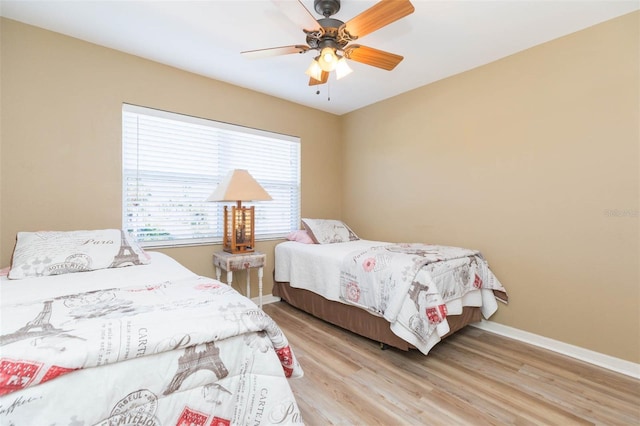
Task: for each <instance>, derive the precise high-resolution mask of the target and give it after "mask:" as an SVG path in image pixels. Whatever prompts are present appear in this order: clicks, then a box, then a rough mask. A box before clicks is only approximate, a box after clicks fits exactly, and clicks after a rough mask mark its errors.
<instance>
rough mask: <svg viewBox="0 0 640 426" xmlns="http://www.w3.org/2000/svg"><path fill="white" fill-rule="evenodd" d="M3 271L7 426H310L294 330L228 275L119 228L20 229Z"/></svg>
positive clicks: (1, 363)
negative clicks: (286, 330)
mask: <svg viewBox="0 0 640 426" xmlns="http://www.w3.org/2000/svg"><path fill="white" fill-rule="evenodd" d="M100 245H106V246H109V247H103V246H100ZM78 246H81V247H78ZM106 249H109V250H107V251H109V254H108V255H105V254H104V253H105V250H106ZM6 269H8V270H9V272H8V276H3V277H1V278H0V299H1V300H0V304H1V324H0V424H6V425H36V424H38V425H45V424H46V425H81V424H82V425H116V424H117V425H130V424H136V425H207V426H209V425H214V426H218V425H230V424H252V425H253V424H256V425H264V424H281V423H286V424H290V423H294V424H301V423H302V419H301V417H300V412H299V410H298V406H297V404H296V401H295V398H294V395H293V393H292V391H291V388H290V386H289V379H290V378H294V377H300V376H301V375H302V374H303V373H302V370H301V368H300V366H299V364H298V362H297V360H296V358H295V355H294V353H293V351H292V349H291V347H290V346H289V344H288V341H287V339H286V336H285V335H284V334H283V333H282V331H281V330H280V328H279V327H278V326H277V325H276V324H275V322H274V321H273V320H272V319H271V318H270V317H269V316H268V315H266V314H265V313H264V312H263V311H262V310H260V309H259V308H258V307H257V306H256V305H255V304H254V303H253V302H252V301H251V300H249V299H247V298H246V297H244V296H242V295H240V294H239V293H238V292H236V291H235V290H234V289H232V288H231V287H229V286H227V285H225V284H223V283H221V282H220V281H217V280H215V279H212V278H207V277H202V276H198V275H196V274H194V273H193V272H191V271H190V270H188V269H187V268H185V267H183V266H182V265H180V264H179V263H178V262H176V261H175V260H173V259H172V258H170V257H169V256H167V255H164V254H161V253H156V252H146V251H144V250H142V249H141V248H139V247H137V245H136V244H135V243H134V242H132V241H131V240H130V239H128V238H127V236H126V235H125V234H124V233H122V232H121V231H119V230H100V231H74V232H67V233H50V232H46V233H19V234H18V239H17V243H16V248H15V250H14V254H13V259H12V265H11V268H6Z"/></svg>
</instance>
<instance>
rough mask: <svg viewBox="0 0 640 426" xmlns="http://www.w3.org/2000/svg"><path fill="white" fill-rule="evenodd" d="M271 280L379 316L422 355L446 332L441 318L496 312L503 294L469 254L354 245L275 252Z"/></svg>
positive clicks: (288, 245)
mask: <svg viewBox="0 0 640 426" xmlns="http://www.w3.org/2000/svg"><path fill="white" fill-rule="evenodd" d="M275 262H276V273H275V279H276V281H282V282H289V283H290V284H291V286H292V287H297V288H304V289H306V290H310V291H313V292H315V293H317V294H320V295H322V296H323V297H325V298H326V299H329V300H333V301H339V302H342V303H348V304H352V305H355V306H358V307H361V308H362V309H365V310H367V311H369V312H371V313H372V314H374V315H378V316H383V317H384V318H385V319H387V321H389V323H390V328H391V330H392V331H393V332H394V333H395V334H396V335H397V336H399V337H400V338H402V339H404V340H405V341H407V342H409V343H411V344H412V345H414V346H415V347H417V348H418V349H419V350H420V351H422V352H423V353H425V354H427V353H428V352H429V350H431V348H432V347H433V346H434V345H435V344H436V343H438V342H439V341H440V340H441V337H442V336H444V335H445V334H447V333H448V332H449V330H450V328H449V325H448V322H447V320H446V317H447V315H458V314H460V313H462V309H463V307H464V306H477V307H480V308H481V310H482V314H483V316H484V317H485V318H489V317H490V316H491V315H493V313H494V312H495V311H496V310H497V308H498V306H497V303H496V297H495V294H494V290H496V291H497V292H498V294H500V295H501V297H500V299H499V300H502V301H505V302H506V291H505V290H504V288H503V287H502V284H500V282H499V281H498V279H497V278H496V277H495V275H494V274H493V273H492V272H491V271H490V270H489V267H488V264H487V262H486V261H485V260H484V259H483V258H482V257H481V255H480V253H478V252H477V251H474V250H469V249H463V248H457V247H443V246H427V245H422V244H391V243H383V242H379V241H369V240H357V241H350V242H346V243H335V244H301V243H297V242H285V243H282V244H279V245H278V246H276V260H275Z"/></svg>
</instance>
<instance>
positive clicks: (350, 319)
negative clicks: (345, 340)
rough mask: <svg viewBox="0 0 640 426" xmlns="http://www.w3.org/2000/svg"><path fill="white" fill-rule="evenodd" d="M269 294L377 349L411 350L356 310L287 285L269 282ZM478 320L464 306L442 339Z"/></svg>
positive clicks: (476, 312) (383, 323) (383, 324)
mask: <svg viewBox="0 0 640 426" xmlns="http://www.w3.org/2000/svg"><path fill="white" fill-rule="evenodd" d="M272 294H273V295H274V296H276V297H279V298H281V299H282V300H284V301H285V302H287V303H289V304H290V305H291V306H294V307H296V308H298V309H300V310H302V311H305V312H307V313H309V314H311V315H313V316H314V317H317V318H320V319H322V320H324V321H327V322H329V323H331V324H334V325H337V326H338V327H342V328H344V329H347V330H349V331H352V332H354V333H356V334H358V335H360V336H364V337H367V338H369V339H371V340H374V341H376V342H379V343H380V344H381V345H389V346H393V347H395V348H398V349H402V350H404V351H408V350H409V349H415V348H414V346H413V345H411V344H409V343H407V342H405V341H404V340H402V339H401V338H399V337H398V336H396V335H395V334H393V332H392V331H391V328H390V327H389V322H388V321H387V320H385V319H384V318H382V317H378V316H375V315H372V314H370V313H368V312H367V311H365V310H363V309H361V308H358V307H356V306H351V305H345V304H343V303H340V302H334V301H331V300H327V299H325V298H324V297H322V296H320V295H318V294H315V293H313V292H311V291H309V290H304V289H300V288H294V287H291V286H290V285H289V283H286V282H278V281H275V280H274V282H273V291H272ZM481 319H482V313H481V311H480V308H479V307H470V306H465V307H464V308H463V310H462V314H460V315H449V316H447V321H448V322H449V327H450V331H449V333H447V334H446V335H445V336H443V337H442V338H445V337H447V336H449V335H451V334H453V333H455V332H456V331H458V330H460V329H461V328H463V327H464V326H466V325H468V324H470V323H473V322H478V321H480V320H481Z"/></svg>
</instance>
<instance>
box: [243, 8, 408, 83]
mask: <svg viewBox="0 0 640 426" xmlns="http://www.w3.org/2000/svg"><path fill="white" fill-rule="evenodd" d="M272 2H273V3H275V4H276V5H277V6H278V7H279V8H280V10H282V12H283V13H284V14H285V15H286V16H287V17H288V18H289V19H291V20H292V21H293V22H295V23H296V24H297V25H299V26H301V27H302V28H303V31H304V33H305V34H306V42H307V44H306V45H305V44H296V45H291V46H281V47H272V48H268V49H259V50H249V51H244V52H241V53H242V55H244V56H246V57H249V58H264V57H270V56H277V55H287V54H291V53H306V52H307V51H309V50H317V51H318V52H319V55H318V56H316V57H315V58H314V59H313V61H312V62H311V65H310V66H309V68H308V69H307V71H306V74H307V75H308V76H309V77H310V78H309V86H313V85H318V84H324V83H326V82H327V81H328V79H329V73H330V72H331V71H334V70H335V71H336V78H338V79H340V78H342V77H344V76H345V75H347V74H349V73H351V68H349V65H348V64H347V62H346V60H345V59H350V60H352V61H356V62H360V63H363V64H366V65H371V66H374V67H377V68H381V69H384V70H387V71H391V70H392V69H394V68H395V67H396V65H398V64H399V63H400V61H402V59H404V58H403V57H402V56H400V55H396V54H393V53H389V52H385V51H382V50H378V49H374V48H372V47H367V46H362V45H360V44H349V43H351V42H352V41H354V40H357V39H358V38H360V37H363V36H365V35H367V34H369V33H372V32H374V31H376V30H378V29H380V28H382V27H384V26H386V25H389V24H391V23H392V22H395V21H397V20H398V19H400V18H404V17H405V16H407V15H409V14H411V13H413V11H414V7H413V5H412V4H411V2H410V1H409V0H380V1H379V2H378V3H376V4H375V5H373V6H372V7H370V8H369V9H367V10H365V11H364V12H362V13H360V14H359V15H358V16H356V17H355V18H352V19H350V20H349V21H347V22H346V23H345V22H342V21H340V20H338V19H334V18H331V16H333V15H335V14H336V13H338V11H339V10H340V0H314V2H313V7H314V9H315V10H316V12H318V13H319V14H321V15H322V16H324V18H320V19H318V20H316V19H315V18H314V17H313V15H312V14H311V12H309V10H308V9H307V8H306V7H305V6H304V4H303V3H302V2H301V1H300V0H296V1H291V0H272Z"/></svg>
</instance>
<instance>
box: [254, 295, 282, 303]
mask: <svg viewBox="0 0 640 426" xmlns="http://www.w3.org/2000/svg"><path fill="white" fill-rule="evenodd" d="M251 301H252V302H253V303H255V304H256V305H258V306H260V298H259V297H252V298H251ZM279 301H280V298H279V297H276V296H274V295H273V294H264V295H262V304H263V305H268V304H269V303H276V302H279Z"/></svg>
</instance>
